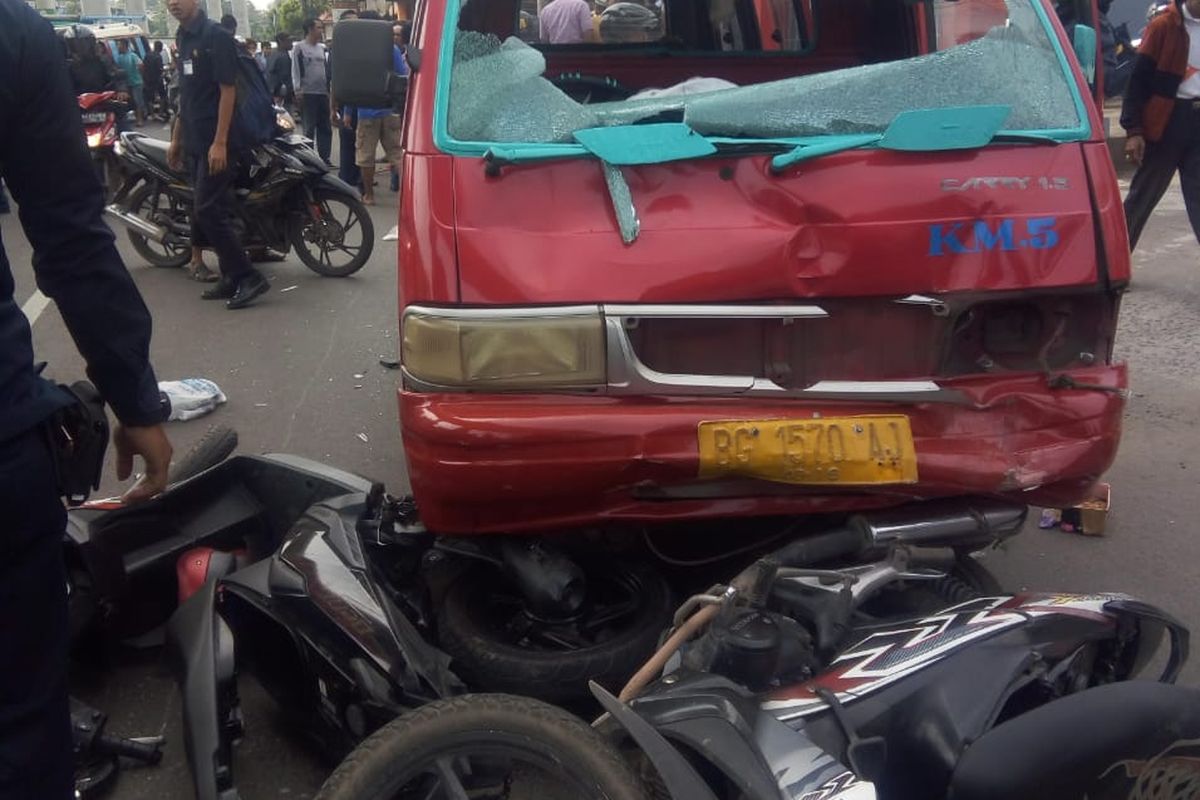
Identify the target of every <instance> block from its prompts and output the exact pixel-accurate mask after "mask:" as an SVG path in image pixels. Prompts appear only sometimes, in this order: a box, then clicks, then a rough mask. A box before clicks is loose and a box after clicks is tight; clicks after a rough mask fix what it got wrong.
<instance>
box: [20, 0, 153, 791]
mask: <svg viewBox="0 0 1200 800" xmlns="http://www.w3.org/2000/svg"><path fill="white" fill-rule="evenodd" d="M0 75H4V76H5V80H4V81H0V173H2V175H3V178H4V180H5V182H6V183H7V184H8V187H9V189H10V190H11V191H12V195H13V199H14V200H15V201H16V203H17V205H18V206H19V210H20V214H21V224H22V226H23V227H24V229H25V234H26V236H27V237H28V239H29V242H30V244H32V246H33V253H34V255H33V269H34V272H35V274H36V276H37V284H38V287H39V288H40V289H41V291H42V292H44V293H45V294H46V295H47V296H49V297H50V298H51V299H53V300H54V301H55V303H56V304H57V305H58V310H59V311H60V312H61V313H62V318H63V321H64V322H66V325H67V328H68V330H70V332H71V336H72V338H73V339H74V340H75V344H76V346H77V347H78V348H79V352H80V353H81V354H82V355H83V357H84V360H85V361H86V362H87V367H88V375H89V377H90V378H91V379H92V381H93V382H94V383H95V384H96V386H97V387H98V388H99V389H100V392H101V394H103V396H104V398H105V399H106V400H107V401H108V403H109V405H110V406H111V407H112V410H113V412H115V414H116V416H117V420H118V421H119V424H118V426H117V428H116V431H115V433H114V435H113V441H114V443H115V445H116V448H117V471H118V473H119V475H120V477H121V478H122V479H124V478H126V477H128V476H129V473H130V472H131V471H132V466H133V456H134V455H135V454H136V455H140V456H142V457H143V458H144V459H145V461H146V477H145V478H144V479H142V480H141V481H140V482H139V483H138V484H137V485H135V486H134V487H133V488H132V489H131V490H130V491H129V492H128V493H127V494H126V499H127V500H129V501H137V500H142V499H146V498H148V497H150V496H152V495H154V494H157V493H158V492H160V491H162V489H163V488H164V487H165V486H166V482H167V467H168V466H169V464H170V461H171V445H170V442H168V441H167V437H166V434H164V433H163V429H162V425H161V424H160V423H161V421H162V416H163V415H162V408H161V406H160V404H159V395H158V386H157V382H156V381H155V378H154V371H153V370H152V369H151V367H150V361H149V350H150V314H149V312H148V311H147V310H146V306H145V304H144V303H143V302H142V298H141V296H140V295H139V294H138V290H137V287H136V286H134V283H133V280H132V279H131V278H130V277H129V273H128V272H127V271H126V270H125V266H124V264H122V263H121V257H120V256H119V255H117V250H116V248H115V247H114V246H113V235H112V232H111V231H110V230H109V229H108V227H107V226H106V225H105V224H104V223H103V222H102V221H101V212H102V210H103V208H104V190H103V189H102V188H101V186H100V183H99V181H98V180H97V179H96V173H95V171H94V170H93V169H92V164H91V159H90V158H89V157H88V151H87V147H86V145H85V143H84V138H83V128H82V125H81V124H80V119H79V106H78V105H77V103H76V101H75V95H74V91H73V89H72V87H71V80H70V78H69V77H68V74H67V63H66V61H65V60H64V59H63V57H62V48H61V47H60V46H59V44H58V41H57V39H56V38H55V35H54V31H53V30H52V29H51V27H50V23H49V22H47V21H46V20H44V19H42V18H41V17H39V16H38V14H37V12H35V11H33V10H32V9H30V8H29V7H28V6H27V5H25V3H24V2H22V0H0ZM14 291H15V289H14V281H13V275H12V271H11V270H10V268H9V263H8V259H7V257H6V256H5V254H4V250H3V246H2V243H0V508H3V509H4V516H3V519H0V800H18V798H19V800H33V799H34V798H36V800H67V799H68V798H71V797H73V796H74V786H73V778H72V757H71V729H70V719H69V716H68V711H67V686H66V677H67V636H68V633H67V594H66V585H67V577H66V570H65V568H64V566H63V558H62V556H63V546H62V537H63V531H64V529H65V527H66V517H65V513H64V510H63V504H62V501H61V500H60V498H59V492H58V486H57V481H56V480H55V476H54V466H53V464H52V462H51V455H50V449H49V446H48V444H47V433H46V430H45V427H46V425H45V423H46V421H47V419H48V418H49V417H50V416H51V415H52V414H53V413H54V412H55V411H57V410H58V409H60V408H62V407H64V406H66V405H68V404H69V403H70V402H71V400H70V398H69V397H68V396H66V394H65V393H64V392H62V391H61V390H59V389H57V388H56V387H55V386H54V385H53V384H51V383H48V382H47V381H45V380H42V379H41V378H40V377H38V372H37V369H36V368H35V367H34V363H33V345H32V337H31V334H30V329H29V323H28V321H27V320H26V318H25V315H24V314H22V313H21V308H20V306H19V305H18V304H17V302H16V300H15V298H14V296H13V295H14Z"/></svg>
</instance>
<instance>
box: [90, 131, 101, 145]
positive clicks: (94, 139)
mask: <svg viewBox="0 0 1200 800" xmlns="http://www.w3.org/2000/svg"><path fill="white" fill-rule="evenodd" d="M103 137H104V134H102V133H101V132H100V131H96V132H95V133H89V134H88V137H87V142H88V147H89V148H95V147H99V146H100V140H101V139H102V138H103Z"/></svg>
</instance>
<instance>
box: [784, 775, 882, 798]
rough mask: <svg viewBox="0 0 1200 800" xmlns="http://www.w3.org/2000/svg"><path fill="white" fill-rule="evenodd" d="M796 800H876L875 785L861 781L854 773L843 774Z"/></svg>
mask: <svg viewBox="0 0 1200 800" xmlns="http://www.w3.org/2000/svg"><path fill="white" fill-rule="evenodd" d="M796 800H876V794H875V785H874V784H872V783H867V782H866V781H860V780H859V779H858V777H857V776H856V775H855V774H854V773H853V772H843V773H842V774H841V775H838V776H837V777H836V778H833V779H831V780H829V781H826V782H825V783H824V784H822V785H821V786H820V787H819V788H817V789H815V790H814V791H811V792H805V793H804V794H802V795H800V796H799V797H798V798H796Z"/></svg>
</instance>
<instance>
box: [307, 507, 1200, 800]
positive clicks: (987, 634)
mask: <svg viewBox="0 0 1200 800" xmlns="http://www.w3.org/2000/svg"><path fill="white" fill-rule="evenodd" d="M855 538H856V534H855V532H854V531H853V529H852V528H847V529H844V530H841V531H833V532H831V533H829V534H825V535H824V542H823V543H821V544H820V545H819V546H818V547H825V546H827V545H831V546H833V547H834V548H835V549H836V548H838V547H841V548H843V550H844V551H845V549H846V548H850V547H853V546H856V545H855V544H854V539H855ZM906 550H907V548H903V547H900V548H896V549H894V550H893V551H892V552H891V553H890V554H889V555H887V556H885V557H883V558H881V559H880V560H878V561H875V562H873V563H865V564H859V565H853V566H846V567H842V568H837V569H814V568H811V567H805V566H793V565H794V564H796V563H797V561H796V560H795V559H794V557H795V556H798V555H802V554H803V553H804V552H806V551H807V552H809V553H811V552H816V551H815V550H812V549H811V543H810V547H809V548H797V547H794V546H792V547H788V548H785V549H784V550H783V551H780V553H778V554H776V555H775V556H772V557H770V558H768V559H764V560H761V561H759V562H757V563H756V564H755V565H753V567H751V568H750V569H748V570H747V571H746V572H744V573H743V574H742V575H740V576H739V577H738V578H737V579H735V580H734V581H732V582H731V583H730V584H729V585H728V586H717V587H714V589H713V590H712V591H711V592H707V593H704V594H702V595H697V596H695V597H693V598H691V599H690V600H689V601H688V602H687V603H685V604H684V606H683V607H681V608H680V610H679V613H678V615H677V620H676V622H677V624H676V626H675V627H674V628H673V629H672V630H671V631H670V632H669V633H670V635H669V636H668V637H667V638H666V640H665V642H664V643H663V645H662V647H661V649H660V650H659V651H658V652H657V653H656V654H655V655H654V656H653V657H652V658H651V659H650V660H649V661H648V662H647V664H646V666H645V667H644V668H643V670H642V671H641V672H639V673H638V674H637V675H635V676H634V678H633V679H632V680H631V681H630V682H629V684H627V685H626V687H625V689H624V690H623V691H622V692H621V696H620V697H619V698H618V697H616V696H614V695H613V694H611V693H609V692H608V691H606V690H605V689H604V688H602V687H600V686H599V685H597V684H594V683H593V684H592V690H593V692H594V695H595V697H596V699H597V700H598V701H599V703H600V705H601V706H602V707H603V709H604V711H605V714H604V716H602V717H600V718H599V719H598V720H596V722H594V723H593V724H592V726H591V727H589V726H587V725H585V724H584V723H583V722H582V721H580V720H579V719H578V718H576V717H572V716H571V715H569V714H567V713H566V712H564V711H561V710H558V709H556V708H554V707H553V706H548V705H546V704H545V703H541V702H539V701H535V700H530V699H528V698H519V697H513V696H508V695H468V696H465V697H457V698H452V699H446V700H442V701H439V702H436V703H433V704H430V705H428V706H425V707H424V708H421V709H418V710H416V711H413V712H410V713H408V714H406V715H404V716H403V717H401V718H399V719H397V720H396V721H394V722H392V723H390V724H389V725H387V726H386V727H384V728H383V729H381V730H380V731H378V732H377V733H375V734H374V735H373V736H371V737H370V738H369V739H367V740H366V741H365V742H364V743H363V744H362V745H360V747H359V748H358V749H357V750H355V751H354V752H353V753H352V754H351V755H350V757H349V758H347V759H346V761H345V762H343V764H342V765H341V766H340V767H339V768H338V769H337V771H336V772H335V773H334V774H333V776H332V777H331V778H330V779H329V780H328V781H327V782H326V784H325V786H324V787H323V789H322V790H321V792H320V793H319V794H318V800H409V799H410V798H411V799H412V800H417V798H421V800H432V799H433V798H447V799H448V800H449V799H450V798H467V797H496V798H500V797H518V796H519V797H538V798H539V799H540V800H651V799H652V798H653V800H668V799H669V800H748V799H749V800H1143V799H1145V800H1151V799H1154V800H1157V799H1158V798H1162V799H1163V800H1185V798H1187V799H1188V800H1192V799H1194V798H1196V797H1200V758H1198V756H1200V691H1197V690H1195V689H1191V688H1184V687H1179V686H1173V685H1170V684H1171V683H1172V682H1173V681H1174V679H1175V677H1176V675H1177V674H1178V672H1179V669H1180V667H1181V666H1182V664H1183V663H1184V660H1185V659H1186V657H1187V646H1188V633H1187V631H1186V630H1185V629H1184V628H1183V626H1181V625H1180V624H1179V623H1178V622H1176V621H1174V620H1173V619H1171V618H1170V617H1169V616H1167V615H1166V614H1164V613H1163V612H1161V611H1159V610H1158V609H1155V608H1153V607H1151V606H1148V605H1146V604H1143V603H1140V602H1138V601H1136V600H1133V599H1132V598H1129V597H1125V596H1122V595H1108V594H1094V595H1057V594H1049V595H1047V594H1030V595H1016V596H1014V595H1007V594H1001V595H998V596H991V597H989V596H985V597H971V598H970V599H964V600H962V601H960V602H955V603H951V604H949V605H946V606H945V607H943V608H940V609H938V607H937V605H936V604H934V605H932V606H929V608H930V610H928V611H924V612H917V613H913V614H912V615H910V616H907V617H902V618H894V617H891V618H889V617H890V616H891V615H890V614H886V613H885V614H884V615H883V616H881V615H880V612H881V611H884V612H886V611H890V610H894V609H895V608H896V604H895V603H889V604H884V605H881V604H880V602H879V601H880V600H882V599H884V598H886V596H887V595H888V594H892V593H895V592H897V591H902V592H904V593H905V594H908V595H909V597H908V598H907V599H910V600H911V599H914V598H913V596H912V593H911V590H910V589H906V588H905V586H906V585H907V586H909V587H912V586H914V585H915V586H917V587H919V586H921V585H922V584H924V585H925V586H926V595H927V599H934V598H936V596H937V595H939V594H941V595H944V596H945V597H946V598H947V601H948V599H949V597H951V596H953V595H954V594H961V595H969V594H971V592H970V591H969V589H968V588H967V587H965V586H958V587H955V586H954V584H953V582H947V578H946V576H941V577H938V576H936V575H935V574H933V573H929V572H925V571H923V570H915V569H914V568H913V566H912V564H911V562H910V561H908V558H907V553H906ZM895 599H896V598H893V600H895ZM935 609H936V610H935ZM1164 632H1166V633H1168V634H1169V637H1170V640H1171V650H1170V653H1169V655H1168V656H1167V659H1166V663H1165V668H1164V671H1163V672H1162V674H1161V676H1160V677H1159V679H1158V680H1157V681H1145V680H1132V678H1133V677H1134V676H1136V675H1137V674H1138V673H1139V672H1140V671H1141V670H1142V668H1143V667H1145V666H1146V664H1147V662H1148V661H1149V660H1150V658H1151V656H1152V655H1153V654H1154V653H1155V651H1156V650H1157V648H1158V645H1159V643H1160V641H1161V640H1162V638H1163V634H1164Z"/></svg>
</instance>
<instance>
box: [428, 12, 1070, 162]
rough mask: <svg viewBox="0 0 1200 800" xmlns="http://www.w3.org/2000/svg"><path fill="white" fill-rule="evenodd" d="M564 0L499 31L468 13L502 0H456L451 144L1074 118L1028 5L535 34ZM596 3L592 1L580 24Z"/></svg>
mask: <svg viewBox="0 0 1200 800" xmlns="http://www.w3.org/2000/svg"><path fill="white" fill-rule="evenodd" d="M571 1H574V2H578V3H580V4H582V5H584V6H588V5H589V4H588V3H586V2H585V0H552V2H549V3H540V2H539V3H537V4H535V6H534V7H532V8H531V9H526V8H525V6H526V5H529V4H528V3H520V4H516V5H520V6H521V8H520V9H518V11H519V13H518V14H514V15H513V17H514V20H515V22H514V24H513V25H512V26H511V28H506V27H505V25H503V24H497V23H496V19H498V18H499V19H507V18H508V14H507V12H504V11H502V13H501V14H500V15H499V16H498V17H497V15H496V14H491V15H490V17H489V15H488V14H484V13H475V14H472V13H470V12H471V10H472V8H473V7H474V9H475V11H476V12H479V11H480V10H481V9H482V10H483V11H488V10H491V11H495V10H497V9H503V7H505V5H506V4H505V0H468V2H467V3H466V4H465V6H464V8H463V13H462V15H461V17H460V18H459V20H458V26H457V28H456V29H455V30H454V31H453V32H452V36H453V42H452V47H453V55H452V59H448V60H446V61H444V62H443V63H444V64H445V63H449V64H451V66H450V69H451V74H450V91H449V95H448V108H447V114H446V118H447V125H448V132H449V134H450V136H451V137H452V138H453V139H456V140H459V141H465V142H481V143H493V142H504V143H540V144H551V143H569V142H573V141H574V133H575V132H576V131H579V130H583V129H587V128H597V127H608V126H619V125H630V124H638V123H646V122H663V121H670V122H683V123H686V124H687V125H688V126H690V128H692V129H693V130H695V131H696V132H698V133H700V134H703V135H706V136H714V137H735V138H758V139H780V138H782V139H786V138H795V137H808V136H823V135H830V134H860V133H879V132H882V131H884V130H885V129H886V128H887V127H888V125H889V124H890V123H891V122H892V121H893V120H894V119H895V118H896V116H897V115H898V114H901V113H902V112H905V111H910V110H914V109H931V108H952V107H962V106H979V105H992V106H1007V107H1009V108H1010V109H1011V110H1010V112H1009V115H1008V118H1007V120H1006V122H1005V124H1004V126H1003V128H1004V129H1005V130H1010V131H1059V132H1062V131H1075V130H1077V129H1079V128H1080V127H1081V125H1082V120H1081V119H1080V115H1079V110H1078V104H1077V100H1078V98H1077V93H1076V91H1075V89H1074V88H1073V84H1072V82H1071V81H1072V79H1071V77H1070V75H1069V73H1067V71H1066V68H1065V63H1064V62H1063V61H1062V59H1061V58H1060V56H1059V54H1058V52H1057V51H1056V49H1055V47H1054V45H1053V44H1052V40H1051V32H1050V29H1049V28H1048V22H1047V21H1046V18H1044V17H1043V16H1042V15H1040V14H1039V13H1038V12H1037V10H1035V8H1034V5H1033V3H1034V2H1035V1H1036V0H929V1H928V2H919V0H918V1H917V2H913V0H805V2H796V3H787V2H784V3H779V2H766V1H765V0H755V1H754V2H747V3H742V4H738V7H737V8H736V9H735V11H738V9H740V11H738V13H737V15H736V17H730V18H729V19H736V20H738V21H739V24H738V25H737V27H736V31H735V33H736V34H737V35H736V37H735V36H732V35H731V34H730V29H729V27H728V23H727V24H726V27H724V28H723V27H721V26H720V24H719V23H720V22H721V18H720V17H719V15H718V14H717V11H719V10H720V9H722V8H724V7H726V6H729V7H731V8H733V7H734V4H733V3H732V2H730V3H725V2H722V1H721V0H707V13H694V10H695V8H696V7H702V8H701V10H702V11H704V8H703V7H704V6H706V3H705V0H695V2H693V0H687V2H671V0H666V1H665V2H663V1H662V0H660V1H659V2H646V3H642V4H631V3H617V4H615V5H618V6H630V5H639V8H640V9H641V11H643V12H645V13H641V14H640V15H633V14H629V13H626V17H628V18H636V19H638V20H641V21H642V23H641V24H642V25H643V27H644V28H645V35H644V38H642V39H639V40H638V41H637V42H635V43H632V44H631V43H630V40H629V39H628V38H623V39H621V40H620V41H619V42H608V41H606V40H604V39H603V38H600V37H599V36H598V34H596V33H589V32H588V31H587V30H586V29H583V26H582V23H581V24H580V27H581V30H582V31H583V32H582V33H581V34H580V36H583V37H585V38H584V39H582V40H580V41H577V42H572V43H571V44H569V45H566V46H564V45H562V44H553V43H550V42H548V41H544V39H545V31H548V30H551V27H550V26H551V25H555V26H558V25H560V22H559V21H557V20H556V18H555V17H547V16H546V10H547V7H548V6H555V5H557V4H559V3H567V2H571ZM607 5H609V4H592V6H591V9H592V10H591V13H592V18H593V20H594V23H595V27H594V28H593V30H594V31H599V30H600V25H599V23H600V21H601V20H602V19H603V14H597V13H596V11H598V10H599V9H601V8H604V7H605V6H607ZM538 6H540V7H541V11H540V12H539V13H538V14H537V15H534V14H533V11H536V10H537V7H538ZM782 7H786V8H785V9H784V10H785V11H787V15H786V17H785V16H784V14H783V13H782V12H781V10H780V9H781V8H782ZM768 11H769V12H771V17H770V19H769V20H768V19H766V18H765V17H764V15H765V14H766V13H767V12H768ZM742 12H746V13H742ZM683 14H687V15H689V16H687V17H686V18H683V17H681V15H683ZM756 15H757V16H756ZM485 17H487V18H489V19H490V22H489V24H486V25H485V24H481V23H480V20H483V19H484V18H485ZM539 18H540V20H541V26H540V28H541V30H540V31H539V30H538V27H539V26H538V25H537V20H538V19H539ZM531 20H532V21H531ZM781 20H783V21H784V22H787V25H786V26H785V25H783V24H781ZM781 28H786V30H785V32H784V33H783V34H781V33H780V29H781ZM555 29H557V28H555ZM559 41H560V42H561V41H562V40H561V39H560V40H559ZM706 48H707V49H706Z"/></svg>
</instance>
